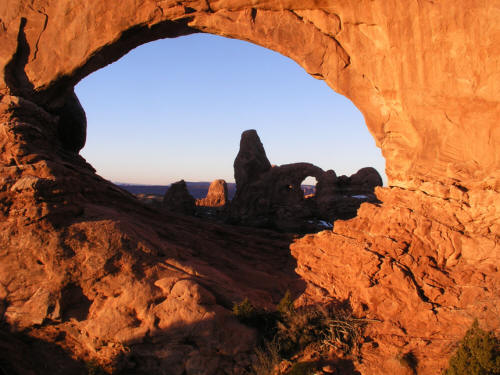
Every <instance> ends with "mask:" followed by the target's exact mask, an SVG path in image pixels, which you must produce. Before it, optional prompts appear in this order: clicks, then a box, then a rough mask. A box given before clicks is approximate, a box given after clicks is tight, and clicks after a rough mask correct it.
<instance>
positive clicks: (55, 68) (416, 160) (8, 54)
mask: <svg viewBox="0 0 500 375" xmlns="http://www.w3.org/2000/svg"><path fill="white" fill-rule="evenodd" d="M450 4H451V3H450ZM450 4H448V3H445V2H440V4H433V3H432V2H428V1H422V2H419V1H414V2H411V3H410V4H402V3H401V2H398V1H392V2H384V3H382V2H369V1H366V2H357V3H356V4H352V3H351V2H347V1H343V2H339V3H338V4H335V5H331V4H330V3H329V2H328V1H324V2H321V1H319V2H318V1H312V0H310V1H292V0H289V1H286V2H282V1H281V2H276V3H275V2H272V1H252V2H246V1H234V2H231V1H210V2H206V1H204V0H203V1H201V0H200V1H187V2H177V1H153V0H149V1H143V2H140V3H137V2H134V1H131V0H130V1H124V2H121V3H120V5H114V6H113V7H109V5H107V4H106V3H102V2H99V1H89V2H86V3H85V4H79V5H78V6H73V5H71V3H64V4H62V3H56V2H54V1H39V2H37V3H36V4H35V6H33V7H32V6H30V5H28V2H23V1H15V0H9V1H7V2H4V5H3V7H2V9H1V14H2V25H3V29H4V31H3V32H2V34H1V35H0V42H1V43H2V46H4V47H3V48H2V52H1V55H0V66H4V67H5V66H7V65H9V62H12V61H13V60H14V63H15V64H22V62H21V61H18V60H16V59H19V53H18V54H17V55H16V51H18V52H19V49H20V48H21V49H24V52H23V53H26V52H28V53H29V56H28V57H27V61H26V62H25V66H17V68H16V69H17V70H18V72H17V73H20V72H21V71H22V70H24V73H25V76H26V77H25V78H26V79H27V81H28V82H29V84H30V85H31V86H32V88H31V90H30V89H29V88H27V87H25V89H26V90H27V91H26V93H25V94H23V95H21V96H23V97H25V98H26V97H28V98H29V97H33V100H34V101H35V102H37V103H40V104H41V105H42V106H43V107H44V108H46V109H49V110H54V109H56V108H62V107H63V106H64V103H65V102H66V100H67V99H66V96H65V95H64V94H63V93H64V92H66V91H67V92H68V95H70V92H71V89H72V87H73V86H74V84H76V82H78V81H79V80H80V79H82V78H83V77H85V76H86V75H88V74H90V73H91V72H92V71H95V70H97V69H99V68H101V67H102V66H104V65H106V64H109V63H110V62H112V61H114V60H116V59H117V58H119V57H120V56H122V55H123V54H125V53H126V52H127V51H129V50H130V49H131V48H134V47H136V46H138V45H139V44H142V43H145V42H148V41H151V40H154V39H158V38H162V37H175V36H179V35H185V34H189V33H194V32H199V31H202V32H210V33H214V34H219V35H223V36H228V37H232V38H238V39H243V40H248V41H251V42H254V43H257V44H260V45H262V46H264V47H267V48H271V49H274V50H276V51H278V52H280V53H282V54H284V55H286V56H289V57H291V58H292V59H294V60H295V61H297V62H298V63H299V64H300V65H302V66H303V67H304V69H305V70H306V71H307V72H308V73H309V74H312V75H314V76H316V77H318V78H321V79H325V80H326V82H327V83H328V84H329V85H330V86H331V87H333V88H334V89H335V90H336V91H338V92H339V93H341V94H344V95H346V96H347V97H349V98H350V99H352V100H353V102H354V103H355V104H356V106H357V107H358V108H359V109H360V110H361V112H362V113H363V114H364V115H365V119H366V122H367V125H368V127H369V129H370V131H371V133H372V134H373V135H374V137H375V139H376V141H377V145H379V146H380V147H381V148H382V151H383V154H384V156H385V158H386V159H387V169H388V176H389V179H390V180H391V183H392V184H396V181H401V183H400V184H403V185H404V184H407V183H408V180H409V179H410V178H411V179H415V180H418V179H424V180H425V179H429V178H430V177H432V178H438V179H440V180H443V179H446V178H457V177H459V179H460V180H464V181H465V180H468V179H474V180H480V179H482V178H484V177H486V176H488V175H490V174H491V173H492V172H495V171H496V170H498V167H499V163H500V160H499V157H498V155H496V153H495V152H491V151H492V150H491V149H488V148H487V147H474V146H471V145H470V141H469V137H468V136H467V135H466V134H467V133H468V132H467V129H477V126H475V123H478V122H480V123H481V124H483V125H482V126H481V130H478V131H475V134H474V136H475V138H476V139H477V143H478V144H482V145H489V144H492V141H493V140H495V139H498V138H499V134H498V130H495V128H494V126H493V125H491V124H492V122H494V121H495V119H496V118H497V116H498V114H499V110H498V108H497V106H496V103H497V94H498V88H497V87H495V84H494V82H496V79H497V78H498V74H496V75H495V74H493V75H491V74H486V73H487V72H488V71H490V70H491V68H493V67H494V66H495V65H494V64H495V61H497V59H498V56H497V54H496V53H495V46H494V43H495V42H494V41H495V37H494V36H495V35H498V30H496V29H495V27H494V26H493V27H489V26H486V25H495V20H496V18H497V16H498V9H497V8H496V7H495V6H486V5H481V4H479V3H478V2H476V1H469V2H468V3H467V4H462V8H463V9H467V13H468V17H463V16H462V14H461V11H459V10H455V7H453V6H452V5H450ZM450 7H451V9H453V11H451V12H450V11H448V9H450ZM23 17H24V19H26V20H28V21H27V22H26V25H24V26H22V27H21V24H22V22H21V19H22V18H23ZM466 19H467V20H471V19H481V20H483V21H484V22H482V23H481V25H476V24H475V23H474V22H470V21H467V20H466ZM441 30H447V32H446V33H445V32H441ZM62 31H64V32H62ZM21 33H24V34H25V36H24V37H22V38H20V37H21ZM22 39H26V40H25V42H23V45H21V44H19V43H18V40H22ZM430 46H432V47H430ZM431 50H432V51H431ZM450 50H452V51H453V56H450V54H449V53H448V51H450ZM19 70H20V71H19ZM2 71H3V72H4V74H2V77H0V92H1V93H2V94H3V95H5V94H6V93H9V92H10V93H16V92H18V90H19V89H20V87H17V86H16V84H15V83H12V82H10V83H9V79H8V78H9V75H11V74H12V73H9V72H6V71H5V69H2ZM453 76H455V77H456V79H450V77H453ZM10 81H12V79H10ZM14 81H16V80H15V79H14ZM17 82H18V80H17ZM29 91H31V92H29ZM464 98H468V99H464ZM472 98H473V99H472ZM472 114H474V115H472ZM443 133H445V134H446V136H444V137H438V136H435V135H436V134H443ZM431 140H432V141H431ZM80 143H81V142H80ZM431 150H432V152H431ZM458 150H460V151H458ZM478 166H481V167H480V168H478ZM403 181H406V182H403Z"/></svg>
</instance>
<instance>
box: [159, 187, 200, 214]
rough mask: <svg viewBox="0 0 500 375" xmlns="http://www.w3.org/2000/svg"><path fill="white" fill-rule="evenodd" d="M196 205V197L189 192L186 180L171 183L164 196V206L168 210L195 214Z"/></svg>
mask: <svg viewBox="0 0 500 375" xmlns="http://www.w3.org/2000/svg"><path fill="white" fill-rule="evenodd" d="M195 206H196V205H195V199H194V198H193V197H192V195H191V194H189V191H188V189H187V186H186V182H185V181H184V180H180V181H177V182H174V183H173V184H172V185H170V187H169V188H168V190H167V191H166V192H165V196H164V197H163V207H164V209H165V210H167V211H171V212H176V213H179V214H184V215H193V214H194V211H195Z"/></svg>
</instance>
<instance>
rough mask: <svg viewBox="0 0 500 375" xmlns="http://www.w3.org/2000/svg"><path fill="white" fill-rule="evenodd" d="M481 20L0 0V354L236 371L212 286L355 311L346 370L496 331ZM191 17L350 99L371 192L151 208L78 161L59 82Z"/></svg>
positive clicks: (489, 8) (272, 1)
mask: <svg viewBox="0 0 500 375" xmlns="http://www.w3.org/2000/svg"><path fill="white" fill-rule="evenodd" d="M499 20H500V9H499V8H498V6H497V5H496V3H495V2H481V1H475V0H464V1H461V2H460V4H457V2H456V1H453V0H443V1H439V2H437V1H427V0H421V1H411V2H402V1H398V0H370V1H369V0H361V1H347V0H341V1H335V2H333V1H329V0H279V1H278V0H252V1H249V0H185V1H177V0H161V1H159V0H141V1H136V0H123V1H119V2H115V1H113V2H112V1H103V0H88V1H83V2H74V1H73V2H71V1H56V0H34V1H32V0H30V1H28V0H5V1H2V2H0V72H1V74H0V314H1V317H2V322H3V325H2V327H1V328H2V329H1V330H0V337H1V338H2V340H1V342H0V344H2V345H3V346H2V347H1V348H2V350H0V367H1V368H2V369H3V370H4V372H5V371H11V372H18V373H27V374H28V373H33V371H35V370H36V371H38V372H37V373H40V371H41V372H42V373H47V374H56V373H68V372H67V371H66V370H67V369H70V372H71V373H74V374H78V371H80V372H81V373H86V372H85V371H86V370H85V368H84V366H83V363H82V361H83V360H92V359H94V360H97V361H98V362H99V363H101V364H102V365H103V366H108V365H109V366H111V365H113V364H115V365H119V366H121V369H122V370H123V371H132V369H133V371H136V372H138V373H141V371H142V373H158V374H161V373H162V371H163V373H168V374H179V375H180V374H184V373H185V374H207V375H208V374H223V373H226V374H238V373H242V374H243V373H244V372H245V371H246V370H245V369H248V366H249V361H250V359H251V354H252V353H253V345H254V343H255V336H254V332H253V331H251V330H249V329H247V328H246V327H245V326H242V325H240V324H239V323H237V322H236V321H235V320H234V318H233V317H232V316H231V314H230V307H231V304H232V302H237V301H240V300H241V299H243V298H244V297H248V298H249V299H250V300H251V301H253V302H254V303H255V304H257V305H259V306H264V307H266V306H267V307H269V306H271V305H272V304H275V303H276V302H277V301H279V298H280V297H281V296H282V295H283V293H284V291H285V290H286V289H290V290H292V291H293V293H294V295H295V296H300V297H299V301H298V303H320V302H322V301H326V300H332V299H335V300H340V301H344V300H349V303H350V304H351V306H352V308H353V310H354V311H355V312H356V314H358V315H361V316H365V317H368V318H372V319H373V322H374V323H373V324H369V325H368V326H367V331H366V340H365V343H363V345H362V348H361V356H362V361H361V362H360V363H357V364H356V366H357V368H358V369H359V371H361V372H362V373H363V374H387V373H391V372H392V373H395V374H399V373H402V370H401V367H400V366H401V365H400V363H399V362H398V361H397V359H396V358H397V356H398V355H400V354H405V353H408V352H410V351H411V352H412V353H414V355H415V357H416V359H417V360H418V373H419V374H429V375H430V374H436V373H439V371H440V370H441V369H442V368H443V366H444V365H445V363H446V361H447V357H448V356H449V355H450V354H451V353H452V351H453V348H454V345H455V344H456V342H457V340H459V339H460V338H461V337H462V335H463V334H464V332H465V331H466V329H467V328H468V326H470V324H471V322H472V321H473V320H474V319H475V318H477V319H478V320H479V322H480V324H481V326H483V327H484V328H487V329H493V330H496V331H497V332H498V329H499V327H500V321H499V318H498V317H499V316H500V314H499V307H498V306H499V291H498V285H500V280H499V272H498V264H500V262H499V243H500V240H499V233H500V212H499V207H500V198H499V197H500V195H499V191H500V172H499V171H500V156H499V153H498V149H499V146H500V144H499V143H500V127H499V126H498V122H499V119H500V103H499V98H500V87H499V85H498V82H499V81H500V75H499V73H498V62H499V60H500V51H499V49H498V40H499V38H500V22H499ZM196 32H208V33H213V34H217V35H222V36H226V37H231V38H237V39H241V40H246V41H250V42H253V43H256V44H259V45H261V46H264V47H266V48H270V49H272V50H275V51H277V52H279V53H282V54H283V55H285V56H288V57H290V58H292V59H293V60H295V61H296V62H297V63H298V64H300V65H301V66H302V67H303V68H304V69H305V71H306V72H307V73H309V74H311V75H312V76H314V77H316V78H318V79H322V80H325V82H326V83H327V84H328V85H329V86H330V87H331V88H332V89H334V90H335V91H337V92H339V93H341V94H343V95H345V96H346V97H348V98H349V99H351V100H352V101H353V102H354V104H355V105H356V106H357V107H358V108H359V109H360V110H361V112H362V113H363V115H364V117H365V120H366V123H367V127H368V128H369V130H370V132H371V134H372V135H373V137H374V139H375V141H376V144H377V145H378V146H379V147H381V149H382V152H383V155H384V157H385V158H386V163H387V171H386V172H387V175H388V178H389V187H385V188H377V190H376V194H377V198H378V199H379V200H380V201H381V202H382V203H381V204H378V205H372V204H363V205H362V206H361V208H360V210H359V211H358V216H357V217H356V218H354V219H352V220H349V221H345V222H342V221H337V222H336V223H335V226H334V228H333V231H325V232H321V233H319V234H317V235H308V236H305V237H304V238H301V239H293V238H290V237H287V236H285V235H278V234H274V233H272V232H262V231H257V230H251V229H243V228H239V229H238V230H235V229H234V228H227V227H223V226H219V225H215V224H213V223H212V224H210V223H202V222H200V221H196V220H195V219H188V218H185V217H182V216H180V215H176V214H173V213H159V212H156V211H154V210H152V209H150V208H148V207H145V206H143V205H141V204H140V203H139V202H137V201H136V200H135V199H134V198H133V197H132V196H131V195H130V194H127V193H126V192H124V191H122V190H120V189H119V188H117V187H115V186H114V185H112V184H110V183H109V182H107V181H105V180H103V179H102V178H100V177H99V176H97V175H96V174H95V171H94V169H93V168H92V167H91V166H90V165H89V164H88V163H87V162H86V161H85V160H84V159H83V158H82V157H81V156H79V155H78V150H80V149H81V147H83V145H84V144H85V134H86V120H85V114H84V111H83V110H82V108H81V106H80V104H79V102H78V99H77V98H76V96H75V95H74V91H73V88H74V85H75V84H76V83H77V82H79V81H80V80H81V79H83V78H84V77H85V76H87V75H88V74H90V73H92V72H94V71H96V70H97V69H100V68H102V67H103V66H105V65H107V64H109V63H112V62H113V61H116V60H117V59H119V58H120V57H121V56H123V55H124V54H126V53H127V52H128V51H130V50H131V49H132V48H135V47H137V46H138V45H141V44H143V43H146V42H149V41H152V40H156V39H159V38H165V37H177V36H182V35H187V34H191V33H196ZM333 125H334V124H332V126H333ZM292 242H293V243H292ZM289 247H290V248H291V254H292V256H291V255H290V249H289ZM27 337H29V339H27ZM3 343H8V344H3ZM13 348H14V349H13ZM16 348H19V350H23V351H26V352H28V353H31V357H29V356H28V357H26V356H25V357H24V358H31V360H24V361H22V360H19V357H18V354H16V353H18V352H19V350H17V349H16ZM42 364H43V366H42ZM43 371H45V372H43ZM58 371H59V372H58ZM61 371H62V372H61ZM64 371H66V372H64ZM165 371H167V372H165Z"/></svg>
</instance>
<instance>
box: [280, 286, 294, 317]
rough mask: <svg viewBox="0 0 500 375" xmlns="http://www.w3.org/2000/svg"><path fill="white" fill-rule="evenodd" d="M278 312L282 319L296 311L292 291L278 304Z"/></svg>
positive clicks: (287, 292)
mask: <svg viewBox="0 0 500 375" xmlns="http://www.w3.org/2000/svg"><path fill="white" fill-rule="evenodd" d="M277 310H278V312H279V313H280V315H281V316H282V317H284V316H286V315H289V314H292V313H293V312H294V311H295V309H294V307H293V300H292V296H291V294H290V291H289V290H287V291H286V293H285V295H284V296H283V298H282V299H281V301H280V302H279V303H278V306H277Z"/></svg>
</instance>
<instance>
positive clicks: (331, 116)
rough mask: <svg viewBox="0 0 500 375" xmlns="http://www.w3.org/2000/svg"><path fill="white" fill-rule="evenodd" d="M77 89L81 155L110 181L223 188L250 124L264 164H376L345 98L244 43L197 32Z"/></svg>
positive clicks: (157, 45) (340, 167)
mask: <svg viewBox="0 0 500 375" xmlns="http://www.w3.org/2000/svg"><path fill="white" fill-rule="evenodd" d="M76 93H77V94H78V96H79V98H80V101H81V103H82V105H83V107H84V108H85V111H86V113H87V117H88V142H87V145H86V146H85V148H84V149H83V150H82V155H83V156H84V157H85V158H86V159H87V160H88V161H89V162H90V163H91V164H92V165H93V166H94V167H95V168H97V171H98V173H100V174H101V175H102V176H103V177H105V178H107V179H109V180H111V181H114V182H123V183H133V184H143V185H168V184H170V183H173V182H175V181H178V180H181V179H184V180H186V181H207V182H210V181H212V180H215V179H219V178H222V179H224V180H226V181H227V182H229V183H232V182H234V174H233V173H234V172H233V166H232V164H233V160H234V157H235V156H236V154H237V152H238V144H239V136H240V134H241V132H242V131H243V130H246V129H249V128H256V129H257V130H258V131H259V134H260V135H261V136H262V137H264V139H265V142H266V146H267V150H268V152H269V155H270V160H271V161H272V162H273V163H279V164H286V163H290V162H295V161H307V162H312V163H314V164H317V165H320V166H321V167H322V168H324V169H325V170H326V169H334V170H336V171H337V173H338V174H343V173H349V172H350V173H354V172H355V171H356V170H358V169H359V168H361V167H364V166H368V165H371V166H375V167H376V168H377V169H378V170H379V171H381V173H383V170H384V167H385V165H384V164H385V160H384V159H383V157H382V156H381V154H380V151H379V149H378V148H376V147H375V144H374V142H373V139H372V137H371V135H370V134H369V132H368V131H367V129H366V126H365V124H364V119H363V116H362V115H361V114H360V112H359V111H358V109H357V108H356V107H354V105H352V103H351V102H350V101H349V100H347V99H346V98H344V97H342V96H340V95H338V94H335V93H334V92H333V91H332V90H331V89H330V88H328V87H327V86H326V85H325V84H324V83H323V82H321V81H318V80H315V79H311V78H310V77H309V76H308V75H307V74H304V71H303V70H302V68H300V67H299V66H298V65H296V64H295V63H294V62H293V61H291V60H289V59H287V58H286V57H283V56H282V55H279V54H277V53H275V52H272V51H270V50H268V49H264V48H261V47H258V46H255V45H253V44H250V43H247V42H242V41H238V40H233V39H227V38H222V37H218V36H214V35H210V34H196V35H191V36H185V37H182V38H177V39H166V40H161V41H156V42H153V43H148V44H146V45H144V46H141V47H140V48H137V49H136V50H134V51H132V52H130V53H129V54H128V55H126V56H125V57H124V58H122V59H121V60H120V61H118V62H116V63H115V64H112V65H109V66H108V67H106V68H104V69H101V70H99V71H98V72H96V73H94V74H93V75H91V76H89V77H87V78H86V79H85V80H83V81H81V82H80V84H79V85H78V86H77V87H76ZM354 149H356V150H358V151H357V152H353V150H354ZM362 154H363V155H362ZM230 193H231V189H230ZM195 198H197V199H199V198H203V196H195Z"/></svg>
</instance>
